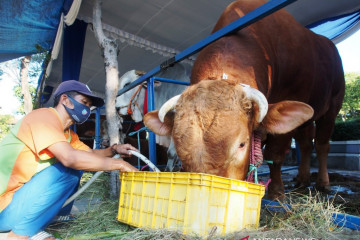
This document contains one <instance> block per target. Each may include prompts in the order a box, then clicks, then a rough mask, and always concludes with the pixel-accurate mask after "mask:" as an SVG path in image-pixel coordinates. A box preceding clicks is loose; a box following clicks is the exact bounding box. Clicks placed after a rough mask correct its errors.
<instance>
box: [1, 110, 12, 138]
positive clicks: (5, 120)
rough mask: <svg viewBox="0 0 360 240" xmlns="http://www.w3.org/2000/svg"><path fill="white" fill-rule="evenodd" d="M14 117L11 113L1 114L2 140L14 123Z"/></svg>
mask: <svg viewBox="0 0 360 240" xmlns="http://www.w3.org/2000/svg"><path fill="white" fill-rule="evenodd" d="M14 122H15V120H14V117H13V116H11V115H8V114H6V115H0V141H1V140H2V139H3V138H4V137H5V136H6V135H7V134H8V133H9V131H10V129H11V128H12V126H13V125H14Z"/></svg>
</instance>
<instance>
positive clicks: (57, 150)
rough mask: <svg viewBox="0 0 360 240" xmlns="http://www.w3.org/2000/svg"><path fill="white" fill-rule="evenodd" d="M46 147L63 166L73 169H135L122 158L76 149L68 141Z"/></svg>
mask: <svg viewBox="0 0 360 240" xmlns="http://www.w3.org/2000/svg"><path fill="white" fill-rule="evenodd" d="M48 149H49V150H50V152H52V153H53V154H54V156H55V157H56V158H57V159H58V160H59V161H60V162H61V163H62V164H63V165H64V166H66V167H70V168H74V169H79V170H80V169H81V170H85V171H110V170H120V171H121V172H132V171H137V169H136V168H135V167H133V166H132V165H131V164H129V163H127V162H125V161H124V160H122V159H115V158H108V157H104V156H101V155H98V154H95V153H93V152H87V151H82V150H76V149H74V148H73V147H72V146H71V145H70V144H69V143H68V142H58V143H55V144H53V145H51V146H50V147H48ZM110 151H111V150H110Z"/></svg>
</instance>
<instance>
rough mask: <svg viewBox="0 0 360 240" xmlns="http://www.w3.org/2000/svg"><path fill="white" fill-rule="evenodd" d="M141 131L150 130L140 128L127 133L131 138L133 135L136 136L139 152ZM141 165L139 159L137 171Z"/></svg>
mask: <svg viewBox="0 0 360 240" xmlns="http://www.w3.org/2000/svg"><path fill="white" fill-rule="evenodd" d="M142 131H147V132H148V131H150V129H149V128H147V127H143V128H140V129H139V130H137V131H135V132H131V133H129V136H133V135H135V134H136V135H137V141H138V148H139V151H140V150H141V149H140V135H139V134H140V133H141V132H142ZM140 165H141V164H140V158H138V169H139V170H140V169H141V166H140Z"/></svg>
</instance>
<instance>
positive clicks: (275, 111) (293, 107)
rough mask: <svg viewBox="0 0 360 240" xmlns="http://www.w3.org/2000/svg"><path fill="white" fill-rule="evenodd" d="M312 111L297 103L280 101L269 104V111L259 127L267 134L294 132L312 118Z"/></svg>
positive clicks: (310, 108)
mask: <svg viewBox="0 0 360 240" xmlns="http://www.w3.org/2000/svg"><path fill="white" fill-rule="evenodd" d="M313 114H314V110H313V109H312V107H310V106H309V105H307V104H305V103H302V102H297V101H282V102H278V103H275V104H269V110H268V112H267V114H266V116H265V118H264V120H263V121H262V123H261V125H262V126H263V127H264V128H265V129H266V131H267V132H269V133H273V134H283V133H287V132H290V131H292V130H294V129H295V128H297V127H299V126H300V125H301V124H303V123H305V122H306V121H308V120H309V119H310V118H312V116H313Z"/></svg>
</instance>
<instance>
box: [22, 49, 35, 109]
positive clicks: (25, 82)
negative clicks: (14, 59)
mask: <svg viewBox="0 0 360 240" xmlns="http://www.w3.org/2000/svg"><path fill="white" fill-rule="evenodd" d="M30 60H31V56H25V57H24V58H23V59H21V69H20V82H21V94H22V95H23V98H24V112H25V114H28V113H29V112H31V111H32V110H33V104H32V98H31V94H30V90H29V63H30Z"/></svg>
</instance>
